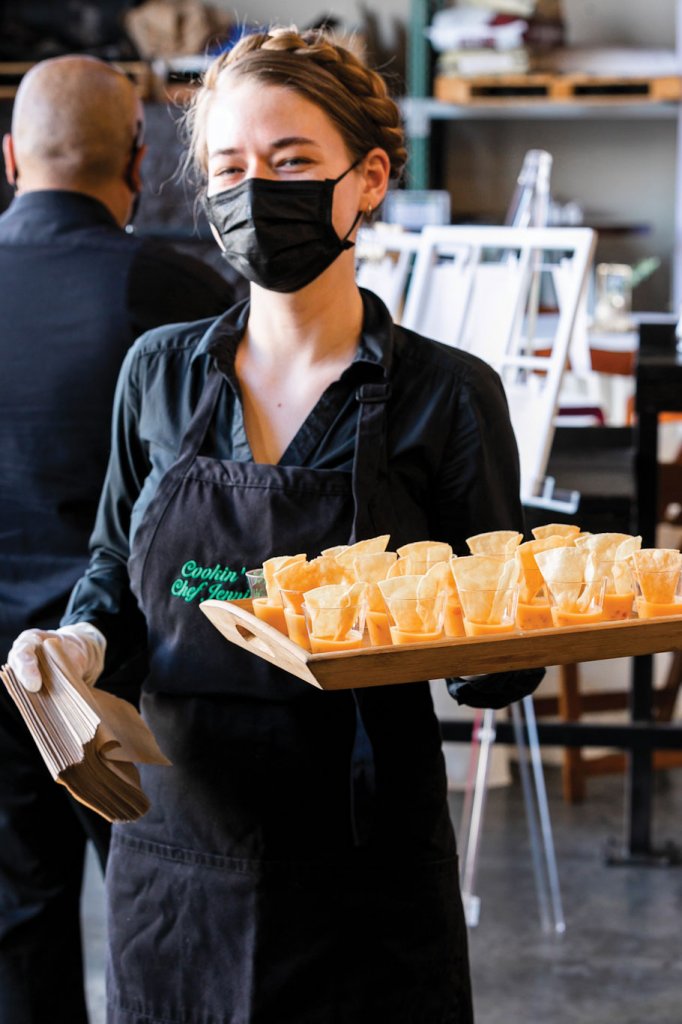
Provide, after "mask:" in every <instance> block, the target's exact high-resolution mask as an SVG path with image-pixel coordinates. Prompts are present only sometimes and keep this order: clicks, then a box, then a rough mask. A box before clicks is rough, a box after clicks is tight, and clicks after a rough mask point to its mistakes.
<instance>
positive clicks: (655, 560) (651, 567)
mask: <svg viewBox="0 0 682 1024" xmlns="http://www.w3.org/2000/svg"><path fill="white" fill-rule="evenodd" d="M632 558H633V561H634V563H635V571H636V573H637V579H638V580H639V585H640V588H641V591H642V596H643V597H644V600H645V601H646V602H647V603H649V604H673V602H674V600H675V594H676V592H677V584H678V581H679V578H680V568H681V567H682V554H681V553H680V552H679V551H677V550H676V549H675V548H642V549H641V550H640V551H635V553H634V554H633V556H632Z"/></svg>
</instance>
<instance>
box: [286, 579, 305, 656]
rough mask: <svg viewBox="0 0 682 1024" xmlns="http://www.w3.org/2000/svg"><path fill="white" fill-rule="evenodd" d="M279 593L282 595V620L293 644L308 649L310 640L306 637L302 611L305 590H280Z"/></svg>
mask: <svg viewBox="0 0 682 1024" xmlns="http://www.w3.org/2000/svg"><path fill="white" fill-rule="evenodd" d="M280 595H281V597H282V604H283V605H284V609H283V614H284V622H285V625H286V632H287V633H288V634H289V638H290V639H291V640H293V641H294V643H295V644H298V645H299V647H303V648H305V650H306V651H309V650H310V640H309V639H308V629H307V626H306V622H305V615H304V612H303V600H304V598H305V591H303V590H280Z"/></svg>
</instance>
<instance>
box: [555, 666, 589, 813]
mask: <svg viewBox="0 0 682 1024" xmlns="http://www.w3.org/2000/svg"><path fill="white" fill-rule="evenodd" d="M581 712H582V708H581V701H580V684H579V677H578V666H577V665H575V664H574V665H560V666H559V715H560V716H561V718H562V719H563V720H564V721H565V722H577V721H578V720H579V718H580V716H581ZM561 778H562V786H563V794H564V800H565V801H566V803H569V804H576V803H580V802H581V801H582V800H584V799H585V768H584V764H583V754H582V749H581V748H580V747H565V748H564V759H563V765H562V771H561Z"/></svg>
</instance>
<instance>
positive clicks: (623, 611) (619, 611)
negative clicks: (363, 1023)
mask: <svg viewBox="0 0 682 1024" xmlns="http://www.w3.org/2000/svg"><path fill="white" fill-rule="evenodd" d="M634 600H635V592H634V590H630V591H628V592H627V593H626V594H604V609H603V618H604V619H605V620H610V621H614V620H617V619H629V618H631V617H632V606H633V604H634Z"/></svg>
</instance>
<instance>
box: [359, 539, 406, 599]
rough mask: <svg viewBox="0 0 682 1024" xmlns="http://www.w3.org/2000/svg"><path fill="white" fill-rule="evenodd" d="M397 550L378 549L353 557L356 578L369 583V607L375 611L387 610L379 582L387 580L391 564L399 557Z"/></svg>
mask: <svg viewBox="0 0 682 1024" xmlns="http://www.w3.org/2000/svg"><path fill="white" fill-rule="evenodd" d="M397 557H398V556H397V555H396V553H395V551H377V552H374V553H370V554H365V555H356V556H355V558H354V559H353V572H354V574H355V579H356V580H358V582H360V583H366V584H367V607H368V608H369V610H370V611H373V612H385V611H386V605H385V604H384V600H383V598H382V596H381V591H380V590H379V588H378V586H377V583H378V582H379V580H385V579H386V576H387V575H388V572H389V570H390V569H391V566H392V565H393V564H394V563H395V561H396V559H397Z"/></svg>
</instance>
